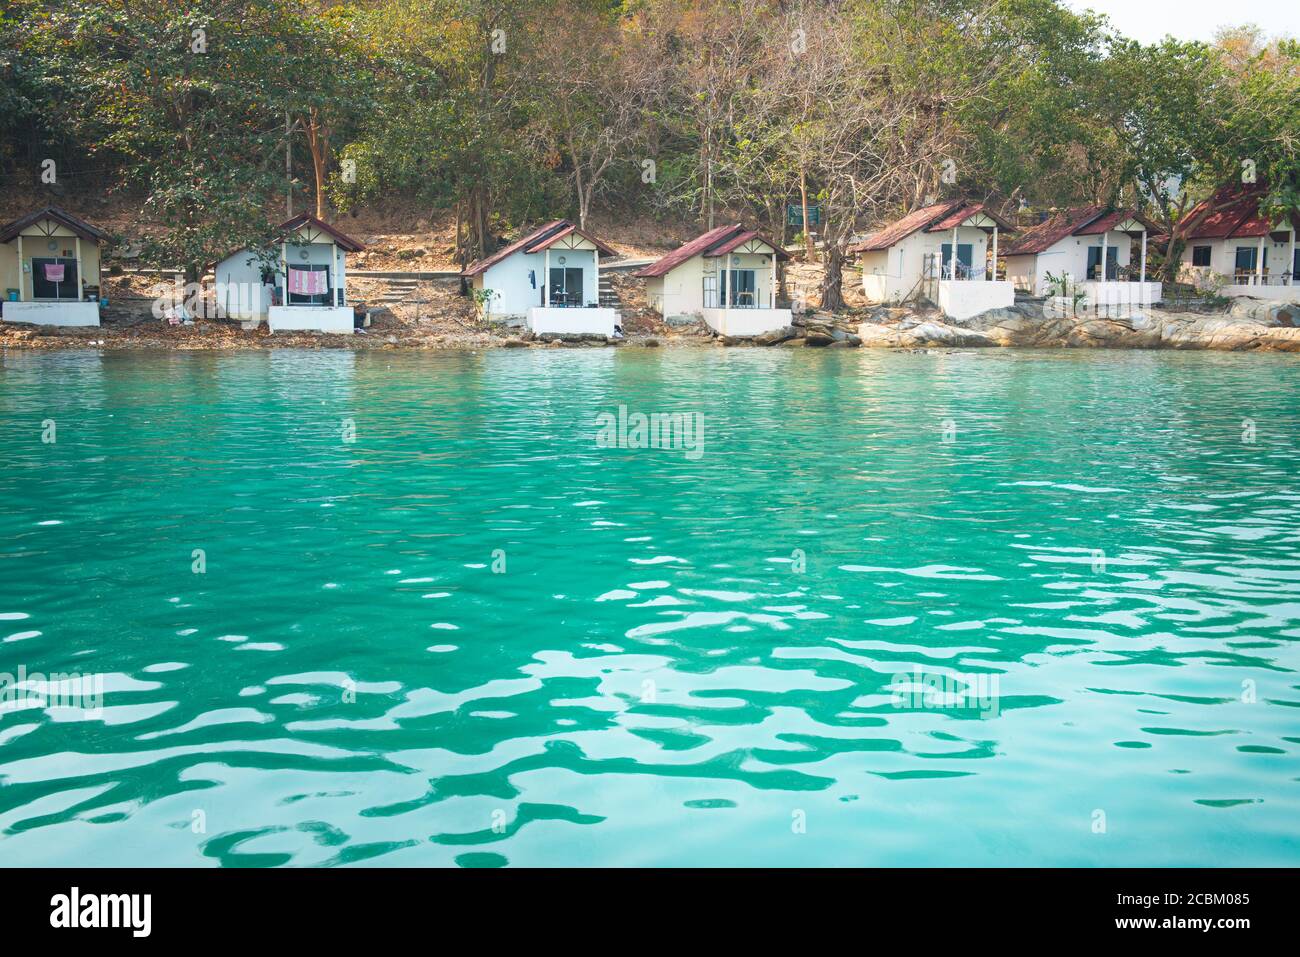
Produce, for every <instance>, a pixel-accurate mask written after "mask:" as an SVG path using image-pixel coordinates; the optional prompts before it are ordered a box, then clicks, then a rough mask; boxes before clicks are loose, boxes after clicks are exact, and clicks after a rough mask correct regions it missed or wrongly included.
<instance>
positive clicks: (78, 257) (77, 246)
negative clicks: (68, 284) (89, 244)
mask: <svg viewBox="0 0 1300 957" xmlns="http://www.w3.org/2000/svg"><path fill="white" fill-rule="evenodd" d="M72 248H73V250H75V252H74V256H75V257H76V262H77V301H78V302H80V301H81V237H80V236H78V237H77V238H76V242H75V245H74V246H73V247H72Z"/></svg>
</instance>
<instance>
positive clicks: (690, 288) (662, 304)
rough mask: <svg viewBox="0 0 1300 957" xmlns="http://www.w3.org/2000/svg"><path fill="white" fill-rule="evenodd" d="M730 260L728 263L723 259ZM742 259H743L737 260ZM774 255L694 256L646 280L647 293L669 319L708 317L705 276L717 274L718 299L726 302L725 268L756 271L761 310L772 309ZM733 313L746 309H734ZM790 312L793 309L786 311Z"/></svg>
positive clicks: (759, 307)
mask: <svg viewBox="0 0 1300 957" xmlns="http://www.w3.org/2000/svg"><path fill="white" fill-rule="evenodd" d="M724 259H725V260H726V264H725V266H724V265H723V260H724ZM734 260H739V262H733V261H734ZM774 265H775V263H774V261H773V256H771V255H769V254H764V253H739V252H737V253H728V254H727V255H726V256H725V257H718V256H713V257H709V258H707V259H706V258H705V257H704V256H692V257H691V258H690V259H688V260H686V262H684V263H682V264H681V265H679V266H676V267H675V268H673V269H670V270H669V271H668V272H667V273H665V274H664V275H663V276H662V277H656V278H652V279H651V280H649V281H648V282H647V283H646V296H647V297H648V298H649V300H650V304H651V306H652V307H654V308H655V309H658V310H659V312H660V313H661V314H662V315H663V317H664V318H665V319H702V318H704V277H705V276H706V275H707V276H712V277H715V278H716V280H717V282H716V286H717V290H718V292H717V295H718V302H719V303H721V301H722V298H721V297H722V273H721V269H723V268H726V269H752V270H754V290H755V293H756V299H757V302H756V306H757V308H758V309H760V310H763V309H768V310H770V309H771V308H772V307H773V306H774V305H775V303H773V302H772V269H773V268H774ZM732 311H733V312H738V311H744V310H742V309H733V310H732ZM786 311H787V312H788V311H789V310H786Z"/></svg>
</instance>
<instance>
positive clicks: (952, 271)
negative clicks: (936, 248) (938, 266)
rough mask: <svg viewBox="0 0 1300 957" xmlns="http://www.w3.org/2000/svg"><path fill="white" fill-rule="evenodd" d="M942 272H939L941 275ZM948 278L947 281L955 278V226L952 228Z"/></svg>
mask: <svg viewBox="0 0 1300 957" xmlns="http://www.w3.org/2000/svg"><path fill="white" fill-rule="evenodd" d="M940 252H943V250H940ZM942 272H943V271H942V270H940V274H941V275H942ZM948 278H949V279H956V278H957V227H956V226H954V227H953V228H952V259H950V260H948Z"/></svg>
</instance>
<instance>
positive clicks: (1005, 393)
mask: <svg viewBox="0 0 1300 957" xmlns="http://www.w3.org/2000/svg"><path fill="white" fill-rule="evenodd" d="M1298 378H1300V367H1297V365H1296V362H1295V360H1294V359H1291V358H1287V357H1285V356H1270V355H1241V356H1238V355H1207V354H1164V353H1138V352H1126V353H1101V352H1041V353H1035V352H1014V351H993V352H988V353H982V354H942V353H931V354H905V353H898V354H894V353H879V352H867V351H861V352H853V351H842V352H814V351H809V352H795V351H786V350H767V351H764V350H716V351H714V350H680V351H677V350H657V351H656V350H641V349H637V350H632V349H625V350H622V351H615V350H592V351H588V350H519V351H501V352H491V353H486V354H479V355H475V354H470V353H463V354H462V353H449V354H434V355H412V354H402V353H398V354H382V353H371V354H352V353H350V352H344V351H322V352H294V351H278V352H259V353H244V354H226V355H213V354H183V353H168V354H147V355H125V354H110V355H99V354H97V353H74V352H68V353H57V354H26V353H8V354H4V355H3V356H0V453H3V463H4V464H3V470H2V471H0V502H2V503H3V508H2V509H0V559H2V561H0V672H5V673H8V674H12V675H17V672H18V669H19V668H20V667H24V668H26V670H27V672H28V673H29V674H30V673H31V672H41V673H43V674H50V673H56V672H57V673H65V674H85V675H98V676H101V677H100V679H99V680H100V681H101V682H102V690H103V694H102V701H95V700H93V699H92V698H87V699H85V700H82V701H79V702H72V703H71V704H70V705H69V704H63V705H58V706H55V705H51V704H50V702H48V701H47V702H45V704H46V705H47V706H44V707H43V706H42V703H41V701H40V700H37V699H34V698H32V697H30V696H28V697H24V698H23V699H22V700H13V701H11V702H10V703H9V704H8V705H7V706H6V707H4V708H3V709H0V864H6V865H32V864H74V865H81V864H86V865H99V864H162V865H192V866H205V865H227V866H238V865H282V864H291V865H335V864H346V863H354V862H355V863H366V864H371V865H417V864H418V865H425V864H432V865H457V864H459V865H494V864H496V865H499V864H511V865H546V864H565V865H580V864H606V865H667V864H680V865H707V864H739V865H759V864H783V865H934V864H991V865H1017V864H1068V865H1103V866H1106V865H1174V864H1187V865H1296V864H1300V833H1298V832H1300V826H1298V824H1297V822H1300V761H1298V760H1297V755H1300V680H1298V679H1297V672H1296V669H1297V667H1298V666H1300V653H1298V641H1300V441H1298V440H1300V388H1297V384H1296V383H1297V379H1298ZM619 405H625V406H626V407H627V408H628V410H630V411H632V412H637V411H639V412H644V413H651V412H698V413H700V415H701V420H702V425H703V441H702V444H701V445H700V446H699V449H700V451H701V452H702V454H701V455H698V456H695V455H689V456H688V455H687V454H686V453H685V452H684V451H682V450H680V449H679V450H672V449H663V448H659V449H640V448H602V447H598V445H597V442H596V440H595V434H596V432H597V426H596V419H597V416H598V415H599V414H600V413H602V412H613V411H616V410H617V408H618V406H619ZM51 423H52V424H53V428H54V434H53V436H50V435H49V434H48V433H49V426H50V424H51ZM352 429H355V436H354V437H353V436H352V435H351V430H352ZM1252 429H1253V434H1252ZM345 433H347V434H346V435H345ZM43 437H45V438H51V437H52V438H54V439H55V441H53V442H46V441H42V438H43ZM348 438H352V439H353V440H352V441H347V440H346V439H348ZM1251 439H1253V441H1250V440H1251ZM196 550H201V552H196ZM899 675H906V676H910V678H909V680H910V681H915V680H917V676H920V678H921V680H928V678H929V676H941V677H945V678H946V679H948V680H949V681H950V682H951V684H950V685H949V686H948V689H947V690H948V691H949V692H952V693H949V694H946V695H945V694H941V693H938V692H933V693H929V694H907V693H903V692H902V691H900V688H902V687H903V685H902V684H900V682H901V681H902V679H900V678H898V677H897V676H899ZM907 687H913V685H912V684H908V685H907ZM11 688H12V686H11ZM962 688H973V689H982V691H983V692H985V693H984V694H983V696H982V697H979V698H978V699H977V698H976V697H975V696H973V695H972V696H966V697H963V696H962V694H961V693H960V689H962ZM913 690H915V688H914V687H913ZM78 703H79V704H80V705H81V706H76V705H77V704H78ZM56 705H57V703H56ZM96 705H98V706H96Z"/></svg>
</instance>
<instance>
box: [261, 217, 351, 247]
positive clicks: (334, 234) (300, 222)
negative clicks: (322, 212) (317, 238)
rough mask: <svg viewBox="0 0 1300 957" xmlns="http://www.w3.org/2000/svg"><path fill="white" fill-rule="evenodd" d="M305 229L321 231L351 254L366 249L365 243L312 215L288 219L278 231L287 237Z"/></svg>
mask: <svg viewBox="0 0 1300 957" xmlns="http://www.w3.org/2000/svg"><path fill="white" fill-rule="evenodd" d="M303 227H308V228H312V229H318V230H320V231H321V232H323V233H325V234H326V235H327V236H329V237H330V238H331V239H332V240H334V242H336V243H337V244H338V245H340V246H342V247H343V248H344V249H346V250H347V251H348V252H350V253H359V252H361V250H363V249H365V248H366V247H365V244H364V243H362V242H359V241H358V240H355V239H353V238H352V237H351V236H349V235H347V233H344V232H342V231H341V230H338V229H335V228H334V227H333V226H331V225H330V224H329V223H327V222H325V221H324V220H320V219H317V218H316V217H315V216H313V215H311V214H310V213H299V214H298V215H297V216H294V217H293V218H292V219H286V220H285V221H284V222H282V223H281V224H280V225H279V227H278V229H279V232H280V234H281V235H286V234H288V233H295V232H297V231H298V230H300V229H302V228H303Z"/></svg>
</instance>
